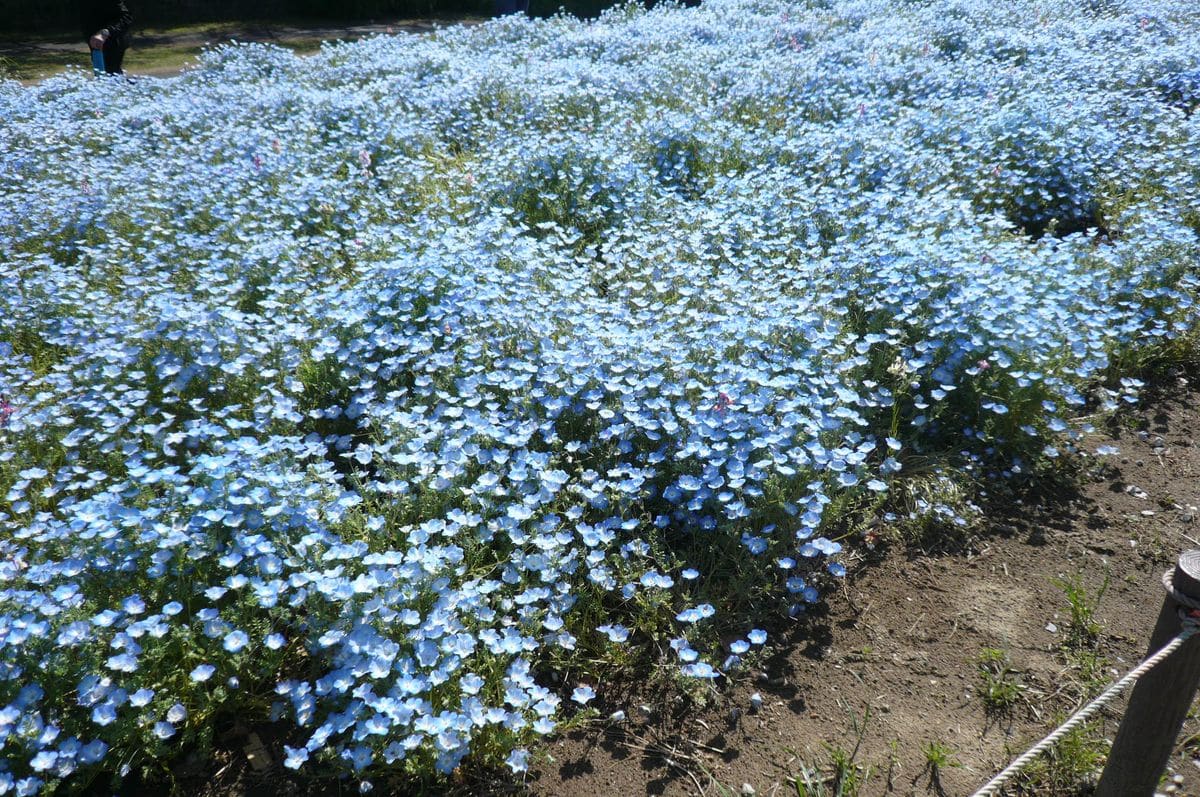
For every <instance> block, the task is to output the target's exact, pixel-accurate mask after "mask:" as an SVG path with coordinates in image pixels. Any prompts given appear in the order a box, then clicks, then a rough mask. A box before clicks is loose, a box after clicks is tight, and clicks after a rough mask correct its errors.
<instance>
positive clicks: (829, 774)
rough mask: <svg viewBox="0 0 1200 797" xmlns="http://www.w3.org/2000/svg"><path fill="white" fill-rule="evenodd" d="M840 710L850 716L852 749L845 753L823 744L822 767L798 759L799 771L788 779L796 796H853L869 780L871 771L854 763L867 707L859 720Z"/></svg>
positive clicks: (868, 716) (867, 717) (867, 715)
mask: <svg viewBox="0 0 1200 797" xmlns="http://www.w3.org/2000/svg"><path fill="white" fill-rule="evenodd" d="M843 708H846V709H847V712H848V713H849V714H850V728H851V731H852V733H853V734H854V747H852V748H851V749H849V750H847V749H846V748H844V747H842V746H841V745H837V744H832V743H826V745H825V750H826V756H827V758H826V761H825V762H824V763H823V764H821V765H814V764H812V763H810V762H806V761H803V760H801V762H800V768H799V772H798V773H797V774H796V775H794V776H793V777H792V778H791V780H790V783H791V785H792V788H794V789H795V793H796V797H857V795H859V794H860V793H862V789H863V787H864V786H865V785H866V784H867V782H868V781H869V780H870V779H871V776H872V774H873V770H872V768H871V767H870V766H864V765H862V764H859V763H858V760H857V759H858V751H859V749H860V748H861V747H862V741H863V737H864V736H866V733H867V723H868V722H870V719H871V707H870V706H867V708H866V710H865V711H864V712H863V715H862V718H861V719H860V718H859V717H858V715H857V714H855V713H853V712H851V711H849V708H848V707H847V706H845V705H843ZM793 754H794V753H793ZM797 758H799V756H797Z"/></svg>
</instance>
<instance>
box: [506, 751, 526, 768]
mask: <svg viewBox="0 0 1200 797" xmlns="http://www.w3.org/2000/svg"><path fill="white" fill-rule="evenodd" d="M504 763H506V764H508V768H509V769H511V770H512V771H513V772H514V773H516V772H527V771H528V770H529V751H528V750H524V749H517V750H513V751H512V752H511V753H509V754H508V758H506V759H505V760H504Z"/></svg>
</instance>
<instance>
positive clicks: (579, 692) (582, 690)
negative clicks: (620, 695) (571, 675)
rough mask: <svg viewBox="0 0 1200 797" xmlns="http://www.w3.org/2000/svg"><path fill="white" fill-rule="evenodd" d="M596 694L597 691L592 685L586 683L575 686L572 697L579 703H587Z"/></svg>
mask: <svg viewBox="0 0 1200 797" xmlns="http://www.w3.org/2000/svg"><path fill="white" fill-rule="evenodd" d="M595 696H596V692H595V690H594V689H592V687H590V686H587V685H584V686H577V687H575V691H574V692H572V693H571V699H572V700H574V701H575V702H576V703H578V704H579V705H581V706H583V705H587V703H588V701H590V700H591V699H592V698H594V697H595Z"/></svg>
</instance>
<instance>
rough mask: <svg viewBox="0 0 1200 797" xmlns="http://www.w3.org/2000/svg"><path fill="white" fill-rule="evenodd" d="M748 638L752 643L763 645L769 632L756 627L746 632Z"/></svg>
mask: <svg viewBox="0 0 1200 797" xmlns="http://www.w3.org/2000/svg"><path fill="white" fill-rule="evenodd" d="M746 638H747V639H749V640H750V643H751V644H752V645H762V644H764V643H765V642H766V641H767V632H766V631H763V630H762V629H760V628H755V629H752V630H751V631H750V633H749V634H746Z"/></svg>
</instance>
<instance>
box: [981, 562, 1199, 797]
mask: <svg viewBox="0 0 1200 797" xmlns="http://www.w3.org/2000/svg"><path fill="white" fill-rule="evenodd" d="M1189 554H1195V555H1196V558H1197V561H1200V551H1189V552H1187V554H1185V555H1184V556H1183V557H1180V564H1179V566H1178V567H1177V568H1176V569H1173V570H1168V571H1167V572H1166V573H1164V574H1163V587H1164V589H1165V590H1166V592H1167V601H1166V605H1164V607H1163V612H1164V614H1166V613H1168V612H1169V613H1170V614H1174V615H1175V616H1176V617H1177V618H1178V623H1179V625H1180V626H1181V627H1182V630H1180V631H1179V632H1178V633H1177V634H1175V636H1174V637H1173V638H1171V639H1170V640H1169V641H1168V642H1167V643H1166V644H1165V645H1162V646H1161V647H1159V649H1158V650H1157V651H1156V652H1155V653H1154V654H1153V655H1151V656H1149V657H1148V658H1147V659H1146V660H1145V661H1143V662H1142V663H1141V664H1139V665H1138V666H1137V667H1135V668H1134V669H1132V670H1130V671H1129V673H1128V674H1127V675H1125V677H1123V678H1122V679H1121V680H1119V681H1117V682H1116V683H1115V684H1113V685H1112V686H1110V687H1109V688H1108V689H1106V690H1104V692H1103V694H1101V695H1100V696H1099V697H1097V698H1096V699H1094V700H1093V701H1091V702H1090V703H1088V704H1087V705H1086V706H1084V707H1083V708H1082V709H1080V710H1079V711H1077V712H1075V713H1074V714H1072V715H1071V717H1070V718H1069V719H1068V720H1067V721H1066V722H1064V723H1063V724H1062V725H1060V726H1059V727H1058V728H1056V729H1055V730H1054V731H1053V732H1051V733H1050V734H1048V735H1047V736H1046V737H1045V738H1043V739H1042V740H1041V741H1040V742H1038V743H1037V744H1035V745H1034V746H1033V747H1031V748H1029V750H1027V751H1026V752H1025V753H1023V754H1022V755H1020V756H1019V757H1018V758H1017V759H1016V760H1014V761H1013V762H1012V763H1011V764H1009V765H1008V766H1007V767H1005V768H1004V770H1002V771H1001V772H1000V774H998V775H996V777H994V778H992V779H991V780H990V781H988V783H987V784H986V785H985V786H984V787H983V788H981V789H979V791H977V792H975V793H974V795H972V797H996V795H998V794H999V793H1000V790H1001V789H1002V788H1004V786H1005V784H1007V783H1008V781H1010V780H1012V779H1013V778H1014V777H1016V776H1017V775H1018V774H1020V772H1021V771H1022V770H1023V769H1025V767H1027V766H1029V764H1030V763H1032V762H1033V761H1034V760H1035V759H1037V757H1038V756H1040V755H1041V754H1042V753H1044V752H1046V751H1047V750H1050V749H1051V748H1052V747H1054V745H1055V744H1057V743H1058V742H1059V740H1061V739H1062V738H1063V737H1064V736H1066V735H1067V734H1069V733H1070V732H1071V731H1073V730H1075V729H1076V728H1078V727H1079V726H1080V725H1082V724H1084V723H1085V722H1087V721H1088V720H1089V719H1091V718H1092V717H1093V716H1094V715H1095V714H1096V713H1097V712H1099V711H1100V710H1101V709H1103V708H1105V707H1106V706H1108V705H1109V704H1110V703H1112V702H1113V701H1114V700H1116V699H1117V698H1118V697H1119V696H1120V695H1121V694H1122V693H1123V692H1124V691H1125V690H1126V689H1128V688H1129V687H1130V686H1132V685H1134V684H1135V683H1137V682H1138V680H1139V679H1141V678H1142V677H1143V676H1144V675H1146V674H1147V673H1149V672H1150V671H1151V670H1153V669H1154V668H1155V667H1157V666H1158V665H1159V664H1162V663H1163V662H1164V661H1166V660H1167V659H1168V658H1169V657H1170V656H1171V654H1172V653H1174V652H1176V651H1177V650H1179V648H1181V647H1182V646H1183V644H1184V642H1186V641H1187V640H1188V639H1190V638H1191V637H1192V636H1193V635H1195V634H1196V632H1197V631H1200V600H1197V599H1195V598H1193V597H1191V596H1190V595H1188V594H1186V593H1184V592H1182V591H1181V590H1179V589H1178V588H1177V587H1176V585H1175V580H1176V578H1177V577H1178V576H1179V575H1180V571H1181V570H1182V569H1184V564H1185V561H1184V560H1185V559H1186V558H1187V557H1188V555H1189ZM1183 575H1184V576H1187V575H1189V574H1188V573H1186V572H1185V573H1183ZM1168 619H1169V617H1168ZM1162 620H1163V618H1162V617H1161V616H1160V621H1159V627H1160V628H1161V627H1162V625H1163V622H1162ZM1157 630H1158V629H1156V631H1157ZM1156 635H1157V634H1156ZM1152 641H1153V640H1152ZM1194 692H1195V683H1194V682H1193V684H1192V688H1191V691H1190V692H1188V694H1187V700H1186V703H1187V704H1190V703H1191V696H1192V694H1193V693H1194ZM1130 708H1131V709H1132V708H1133V703H1132V701H1131V705H1130ZM1123 725H1124V724H1123ZM1122 729H1124V728H1122ZM1178 732H1179V728H1178V726H1177V725H1176V727H1175V728H1174V730H1173V732H1172V735H1171V739H1170V742H1169V744H1173V741H1174V736H1175V735H1177V734H1178ZM1120 738H1121V734H1120V733H1118V743H1119V741H1120ZM1117 748H1118V744H1114V745H1113V750H1114V751H1116V750H1117ZM1167 752H1168V755H1169V752H1170V748H1169V747H1168V750H1167ZM1114 756H1115V753H1113V754H1110V764H1111V763H1112V759H1113V757H1114ZM1163 763H1164V764H1165V759H1164V762H1163ZM1110 768H1111V767H1110ZM1159 772H1161V767H1160V768H1159ZM1108 774H1109V768H1106V770H1105V776H1108ZM1157 777H1158V772H1155V773H1154V775H1153V778H1154V779H1157ZM1143 780H1144V778H1143ZM1103 789H1104V778H1102V779H1101V792H1103ZM1120 793H1125V792H1120ZM1132 793H1133V792H1130V794H1132Z"/></svg>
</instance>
